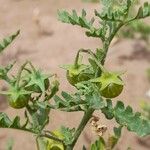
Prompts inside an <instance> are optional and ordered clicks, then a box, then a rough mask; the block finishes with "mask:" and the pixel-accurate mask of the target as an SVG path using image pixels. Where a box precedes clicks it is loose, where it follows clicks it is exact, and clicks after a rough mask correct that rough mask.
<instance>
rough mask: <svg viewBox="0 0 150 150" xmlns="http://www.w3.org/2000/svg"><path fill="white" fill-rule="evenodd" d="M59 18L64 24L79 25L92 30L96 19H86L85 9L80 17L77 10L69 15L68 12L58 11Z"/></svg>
mask: <svg viewBox="0 0 150 150" xmlns="http://www.w3.org/2000/svg"><path fill="white" fill-rule="evenodd" d="M58 18H59V20H60V21H62V22H64V23H70V24H72V25H78V26H81V27H83V28H86V29H91V28H92V25H93V23H94V18H92V19H91V20H90V21H88V20H87V19H86V11H85V10H84V9H83V10H82V14H81V16H78V15H77V12H76V11H75V10H72V13H71V14H69V13H68V12H67V11H58Z"/></svg>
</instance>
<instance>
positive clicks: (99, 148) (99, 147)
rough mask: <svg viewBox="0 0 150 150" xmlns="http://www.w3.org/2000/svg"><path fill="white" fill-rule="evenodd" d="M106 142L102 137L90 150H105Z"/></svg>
mask: <svg viewBox="0 0 150 150" xmlns="http://www.w3.org/2000/svg"><path fill="white" fill-rule="evenodd" d="M105 146H106V145H105V141H104V139H103V138H102V137H100V138H99V139H98V140H96V141H95V143H93V144H92V145H91V148H90V150H105V149H106V147H105Z"/></svg>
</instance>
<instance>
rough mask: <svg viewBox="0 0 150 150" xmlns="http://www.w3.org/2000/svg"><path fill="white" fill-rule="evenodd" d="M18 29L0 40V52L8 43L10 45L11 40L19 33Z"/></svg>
mask: <svg viewBox="0 0 150 150" xmlns="http://www.w3.org/2000/svg"><path fill="white" fill-rule="evenodd" d="M19 33H20V30H18V31H17V32H16V33H14V34H12V35H11V36H9V37H7V38H4V39H3V40H2V41H1V42H0V52H2V51H3V50H4V49H5V48H6V47H7V46H8V45H10V44H11V43H12V42H13V40H14V39H15V38H16V37H17V36H18V35H19Z"/></svg>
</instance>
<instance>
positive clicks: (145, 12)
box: [135, 2, 150, 19]
mask: <svg viewBox="0 0 150 150" xmlns="http://www.w3.org/2000/svg"><path fill="white" fill-rule="evenodd" d="M148 16H150V4H149V3H148V2H145V3H144V5H143V6H141V7H140V8H139V10H138V13H137V15H136V17H135V19H141V18H145V17H148Z"/></svg>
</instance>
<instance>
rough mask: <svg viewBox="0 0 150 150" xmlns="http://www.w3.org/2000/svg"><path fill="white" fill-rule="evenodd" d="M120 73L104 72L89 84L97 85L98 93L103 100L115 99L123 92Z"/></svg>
mask: <svg viewBox="0 0 150 150" xmlns="http://www.w3.org/2000/svg"><path fill="white" fill-rule="evenodd" d="M121 74H122V73H112V72H105V73H102V74H101V76H100V77H98V78H96V79H92V80H91V82H95V83H98V84H97V85H98V87H99V89H100V93H101V95H102V96H104V97H105V98H115V97H117V96H119V95H120V93H121V92H122V90H123V87H124V83H123V81H122V79H121V77H120V75H121Z"/></svg>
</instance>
